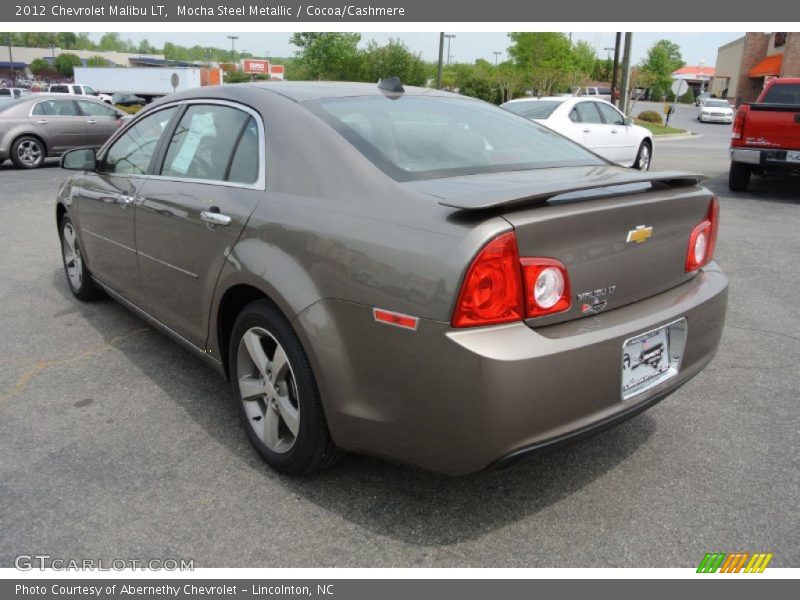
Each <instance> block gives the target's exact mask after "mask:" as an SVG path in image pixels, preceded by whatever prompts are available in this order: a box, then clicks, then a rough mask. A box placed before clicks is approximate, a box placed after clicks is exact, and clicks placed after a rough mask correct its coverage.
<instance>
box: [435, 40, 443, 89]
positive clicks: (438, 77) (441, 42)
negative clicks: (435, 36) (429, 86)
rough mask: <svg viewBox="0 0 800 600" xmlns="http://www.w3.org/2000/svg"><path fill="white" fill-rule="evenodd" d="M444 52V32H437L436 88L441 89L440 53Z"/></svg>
mask: <svg viewBox="0 0 800 600" xmlns="http://www.w3.org/2000/svg"><path fill="white" fill-rule="evenodd" d="M443 54H444V32H443V31H442V32H440V33H439V63H438V64H437V65H436V89H437V90H440V89H442V55H443Z"/></svg>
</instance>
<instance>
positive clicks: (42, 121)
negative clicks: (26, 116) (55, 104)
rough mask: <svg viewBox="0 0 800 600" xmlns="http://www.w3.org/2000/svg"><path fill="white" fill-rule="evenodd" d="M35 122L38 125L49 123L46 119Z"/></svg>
mask: <svg viewBox="0 0 800 600" xmlns="http://www.w3.org/2000/svg"><path fill="white" fill-rule="evenodd" d="M36 122H37V123H38V124H39V125H44V124H45V123H49V122H50V121H48V120H47V119H39V120H38V121H36Z"/></svg>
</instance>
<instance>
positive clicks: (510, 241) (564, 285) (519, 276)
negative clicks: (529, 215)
mask: <svg viewBox="0 0 800 600" xmlns="http://www.w3.org/2000/svg"><path fill="white" fill-rule="evenodd" d="M523 283H524V285H523ZM569 298H570V286H569V277H568V275H567V269H566V267H565V266H564V265H563V264H562V263H561V262H559V261H557V260H555V259H552V258H523V259H521V260H520V258H519V252H518V250H517V237H516V235H515V234H514V232H513V231H512V232H509V233H504V234H503V235H501V236H499V237H497V238H495V239H494V240H492V241H491V242H489V244H487V245H486V247H484V249H483V250H481V251H480V253H479V254H478V256H476V257H475V260H474V261H472V265H470V267H469V270H468V271H467V275H466V277H464V283H463V285H462V286H461V293H460V294H459V296H458V302H457V303H456V308H455V311H454V312H453V320H452V325H453V327H476V326H479V325H496V324H499V323H509V322H512V321H521V320H522V319H524V318H526V317H541V316H544V315H550V314H554V313H557V312H562V311H565V310H567V309H569V307H570V299H569Z"/></svg>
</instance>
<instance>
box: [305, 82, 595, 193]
mask: <svg viewBox="0 0 800 600" xmlns="http://www.w3.org/2000/svg"><path fill="white" fill-rule="evenodd" d="M303 105H304V106H306V107H307V108H308V109H309V110H311V111H312V112H313V113H315V114H317V115H318V116H319V117H320V118H322V119H323V120H324V121H326V122H327V123H328V124H329V125H331V126H332V127H333V128H334V129H336V130H337V131H338V132H339V133H340V134H341V135H342V136H343V137H344V138H345V139H347V140H348V141H349V142H350V143H351V144H353V146H355V147H356V148H357V149H358V150H359V151H360V152H361V153H362V154H364V156H366V157H367V158H368V159H369V160H371V161H372V162H373V163H374V164H375V166H377V167H378V168H379V169H381V170H382V171H384V172H385V173H386V174H387V175H389V176H390V177H392V178H394V179H396V180H398V181H409V180H414V179H432V178H437V177H450V176H456V175H471V174H477V173H494V172H502V171H519V170H527V169H540V168H546V167H564V166H589V165H603V164H607V163H606V162H605V161H603V160H602V159H601V158H599V157H597V156H596V155H594V154H592V153H591V152H589V151H588V150H586V149H585V148H583V147H581V146H579V145H578V144H576V143H574V142H571V141H570V140H568V139H566V138H564V137H562V136H561V135H559V134H557V133H554V132H553V131H551V130H549V129H547V128H546V127H543V126H541V125H538V124H536V123H534V122H533V121H529V120H528V119H523V118H520V117H519V116H517V115H514V114H512V113H510V112H508V111H505V110H502V109H500V108H498V107H496V106H493V105H491V104H487V103H485V102H480V101H478V100H470V99H466V98H449V97H424V96H409V95H406V96H400V97H393V98H392V97H386V96H368V97H350V98H326V99H322V100H314V101H307V102H304V103H303Z"/></svg>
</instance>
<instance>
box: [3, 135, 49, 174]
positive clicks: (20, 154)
mask: <svg viewBox="0 0 800 600" xmlns="http://www.w3.org/2000/svg"><path fill="white" fill-rule="evenodd" d="M44 159H45V149H44V144H43V143H42V141H41V140H40V139H38V138H35V137H33V136H30V135H24V136H22V137H20V138H17V139H16V140H14V143H13V144H12V145H11V160H12V161H13V163H14V164H15V165H16V166H17V167H19V168H20V169H36V168H38V167H41V166H42V163H44Z"/></svg>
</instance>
